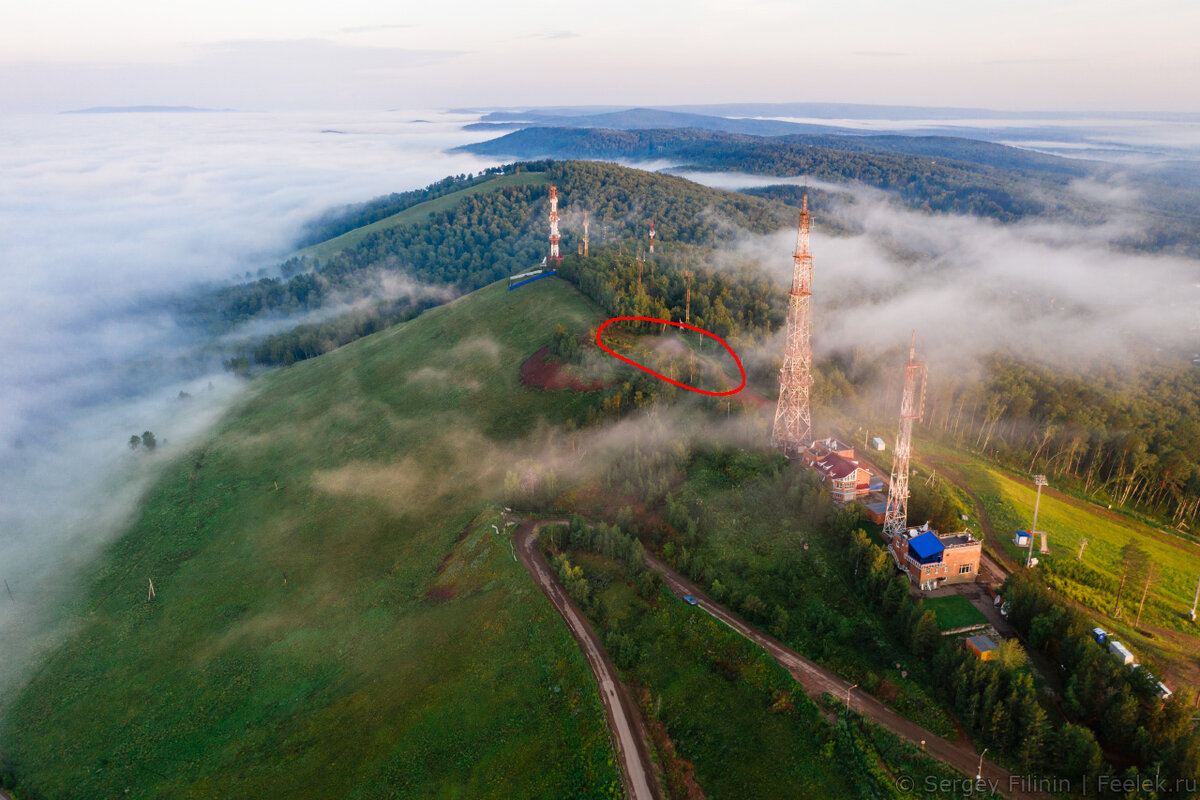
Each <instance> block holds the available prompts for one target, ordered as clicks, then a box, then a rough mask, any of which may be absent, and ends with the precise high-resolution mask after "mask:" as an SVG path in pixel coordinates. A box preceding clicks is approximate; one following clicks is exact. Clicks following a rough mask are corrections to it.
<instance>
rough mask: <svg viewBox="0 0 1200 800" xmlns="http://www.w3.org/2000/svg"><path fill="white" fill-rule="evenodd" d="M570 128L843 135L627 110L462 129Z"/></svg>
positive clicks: (487, 121)
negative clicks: (675, 129) (691, 129)
mask: <svg viewBox="0 0 1200 800" xmlns="http://www.w3.org/2000/svg"><path fill="white" fill-rule="evenodd" d="M517 126H519V127H551V128H553V127H570V128H610V129H613V130H642V129H647V128H695V129H697V130H709V131H721V132H724V133H745V134H750V135H753V136H783V135H786V134H797V133H834V132H839V131H841V132H844V131H845V129H844V128H838V127H836V126H832V125H805V124H801V123H796V122H782V121H779V120H771V119H729V118H726V117H722V116H713V115H708V114H692V113H687V112H682V111H666V110H663V109H657V108H629V109H624V110H621V111H608V112H603V113H597V114H551V113H544V112H520V111H495V112H491V113H489V114H485V115H484V116H483V118H482V120H481V121H480V122H477V123H472V124H470V125H467V126H465V127H466V128H467V129H468V130H488V129H490V128H511V127H517Z"/></svg>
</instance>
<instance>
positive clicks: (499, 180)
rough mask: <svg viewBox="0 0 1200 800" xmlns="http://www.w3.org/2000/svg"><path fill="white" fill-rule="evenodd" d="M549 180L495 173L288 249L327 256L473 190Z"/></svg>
mask: <svg viewBox="0 0 1200 800" xmlns="http://www.w3.org/2000/svg"><path fill="white" fill-rule="evenodd" d="M548 180H549V177H548V176H547V175H546V173H545V172H518V173H515V174H511V175H498V176H496V177H495V178H492V179H491V180H488V181H484V182H483V183H478V184H475V185H474V186H468V187H467V188H465V189H459V190H458V191H457V192H451V193H450V194H446V195H442V196H441V197H435V198H434V199H432V200H426V201H425V202H424V203H417V204H416V205H415V206H412V207H411V208H406V209H404V210H403V211H400V212H398V213H396V214H392V215H391V216H390V217H384V218H383V219H380V220H376V221H375V222H372V223H371V224H370V225H363V226H362V227H361V228H355V229H354V230H352V231H346V232H345V233H343V234H342V235H341V236H335V237H334V238H332V239H328V240H326V241H324V242H320V243H318V244H314V245H310V246H309V247H305V248H304V249H302V250H297V251H296V252H295V253H292V256H293V257H307V258H318V259H323V258H329V257H330V256H331V255H333V254H334V253H337V252H339V251H341V250H347V249H349V248H351V247H354V246H355V245H356V244H358V243H359V242H361V241H362V240H363V239H365V238H366V237H367V236H369V235H370V234H372V233H374V232H375V231H381V230H384V229H386V228H394V227H395V226H397V225H411V224H413V223H415V222H423V221H424V220H426V219H428V218H429V217H432V216H433V215H434V214H437V213H438V212H440V211H448V210H449V209H451V208H453V207H454V206H456V205H458V203H459V201H461V200H462V199H463V198H466V197H470V196H471V195H473V194H479V193H480V192H492V191H495V190H497V189H503V188H505V187H508V186H530V185H535V184H543V183H546V182H547V181H548Z"/></svg>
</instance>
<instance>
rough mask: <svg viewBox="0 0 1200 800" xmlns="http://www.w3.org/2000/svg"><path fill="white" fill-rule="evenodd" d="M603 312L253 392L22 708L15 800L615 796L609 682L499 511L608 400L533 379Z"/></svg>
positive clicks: (432, 335) (272, 383)
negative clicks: (498, 526)
mask: <svg viewBox="0 0 1200 800" xmlns="http://www.w3.org/2000/svg"><path fill="white" fill-rule="evenodd" d="M594 317H595V311H594V309H593V307H592V306H591V305H590V304H589V303H588V302H587V301H586V300H584V299H583V298H581V297H580V296H579V295H578V294H576V293H575V292H574V290H572V289H571V288H569V287H568V285H567V284H566V283H564V282H562V281H560V280H557V279H550V280H544V281H539V282H538V283H537V284H535V285H533V286H530V287H527V288H526V289H523V290H521V291H519V292H513V293H509V292H508V291H506V289H505V287H504V286H503V285H492V286H489V287H487V288H484V289H482V290H480V291H479V292H476V293H474V294H472V295H469V296H466V297H464V298H461V299H459V300H457V301H455V302H453V303H451V304H449V305H446V306H443V307H440V308H437V309H434V310H432V311H429V312H427V313H426V314H424V315H423V316H421V317H420V318H418V319H416V320H414V321H412V322H409V323H406V324H404V325H400V326H397V327H394V328H392V329H389V330H387V331H384V332H382V333H379V334H377V335H374V336H371V337H368V338H366V339H362V340H360V341H358V342H355V343H354V344H352V345H349V346H347V347H344V348H342V349H340V350H337V351H335V352H333V353H330V354H328V355H326V356H324V357H322V358H319V359H314V360H312V361H307V362H305V363H303V364H298V365H296V366H294V367H292V368H289V369H285V370H279V371H276V372H273V373H271V374H269V375H267V376H266V377H264V378H263V379H261V380H260V381H258V382H257V383H256V384H255V385H254V387H253V388H252V390H251V396H250V397H249V399H247V400H246V401H245V402H244V403H243V405H242V406H241V407H240V408H239V409H237V410H236V411H235V412H233V413H232V414H231V415H230V416H229V417H228V419H227V420H226V421H225V422H224V423H223V424H222V425H220V426H219V428H218V429H217V430H216V431H215V432H214V433H213V434H212V435H211V437H210V438H209V439H208V441H207V442H206V443H205V444H203V445H202V446H200V447H198V448H196V449H195V450H194V451H193V452H190V453H187V454H183V455H180V456H179V457H177V458H175V459H174V460H173V461H172V462H171V463H169V464H164V467H163V469H164V474H163V477H162V479H161V481H160V482H159V483H158V485H157V486H156V488H154V489H153V491H152V492H151V493H150V494H149V496H148V497H147V498H146V500H145V502H144V505H143V508H142V509H141V513H140V515H139V517H138V519H137V521H136V522H135V523H134V524H133V526H132V528H131V529H130V530H129V531H128V533H127V534H126V535H125V536H124V537H123V538H121V539H120V540H119V541H118V542H117V543H116V544H115V545H113V546H112V547H111V548H110V550H109V551H108V552H107V553H106V554H105V556H104V557H103V561H102V563H101V564H100V566H99V569H98V570H97V571H96V574H95V578H94V581H93V582H92V585H91V586H90V588H89V589H88V590H87V591H86V595H85V597H84V598H83V599H81V601H80V602H79V603H78V606H77V607H76V608H74V609H72V611H73V612H74V613H75V614H76V615H77V616H78V619H79V623H78V624H79V627H78V631H77V633H76V635H75V636H74V637H73V638H71V639H70V640H69V641H68V642H67V643H66V644H65V645H64V646H63V647H62V648H61V649H60V650H59V652H57V653H56V654H54V655H53V656H52V657H51V658H49V659H48V660H47V661H46V662H45V663H44V665H43V666H42V668H41V669H40V671H39V672H38V673H37V674H36V676H34V678H33V679H32V681H31V683H30V684H29V686H28V687H27V689H26V691H25V692H24V694H23V696H22V697H21V698H20V699H19V701H18V702H16V704H15V706H14V707H13V708H12V709H11V710H10V712H9V713H8V714H7V716H6V719H7V727H6V729H5V730H4V731H3V737H2V739H0V742H2V747H3V757H2V759H0V760H2V761H3V762H4V766H5V767H6V769H7V770H9V771H11V772H15V774H16V775H17V777H18V783H17V796H18V797H21V798H22V800H25V798H30V797H52V798H58V799H65V798H97V797H116V796H126V797H164V798H165V797H171V798H185V797H214V796H219V797H229V798H237V797H245V798H261V797H289V798H306V797H311V798H329V797H339V798H368V797H389V798H392V797H432V796H438V797H471V798H480V797H496V798H511V797H547V798H549V797H568V796H570V797H589V796H596V797H599V796H604V797H608V796H610V795H609V792H610V790H612V789H613V787H618V788H617V789H616V790H617V791H619V777H618V774H617V770H616V768H615V766H614V763H613V761H612V755H611V752H610V749H609V744H608V740H607V736H606V733H605V728H604V720H603V716H602V711H601V708H600V704H599V700H598V698H597V696H596V689H595V683H594V681H593V679H592V678H591V675H590V674H589V672H588V669H587V666H586V663H585V661H584V660H583V657H582V656H581V654H580V653H579V651H578V648H577V646H576V645H575V643H574V642H573V641H572V640H571V638H570V636H569V634H568V633H567V630H566V628H565V627H564V626H563V625H561V623H560V621H559V620H558V618H557V616H556V614H555V612H554V610H553V609H552V608H551V606H550V605H549V603H548V602H546V600H545V599H544V597H543V596H542V594H541V593H540V592H539V591H538V590H537V589H536V587H535V586H534V584H533V583H532V582H531V581H529V579H528V576H527V575H526V574H525V572H524V570H522V569H521V567H520V566H519V565H518V564H517V563H516V562H515V561H514V560H513V559H512V557H511V556H510V552H509V545H508V543H507V541H505V538H506V537H499V536H497V534H495V533H494V532H493V531H492V528H491V524H492V523H493V522H498V521H499V517H498V516H497V515H496V514H495V512H496V511H497V510H498V507H497V506H496V505H495V503H491V502H489V500H488V498H495V497H497V496H498V495H499V492H500V487H501V486H502V485H503V480H504V475H505V466H506V463H507V461H508V459H509V458H510V456H509V453H510V450H509V448H510V447H515V446H516V443H517V440H518V439H519V437H521V436H523V435H524V433H525V432H526V431H528V430H530V429H533V428H536V427H537V426H539V425H541V424H543V423H544V422H545V421H550V422H560V421H562V420H563V419H564V418H566V417H569V416H570V415H572V414H577V413H579V412H578V408H577V406H582V405H586V404H587V403H589V402H591V400H590V396H589V395H587V394H571V395H569V396H568V397H563V396H559V395H556V394H554V393H543V392H538V391H534V390H529V389H525V388H523V387H521V386H520V385H519V383H518V378H517V374H518V369H517V368H518V365H519V364H520V363H521V361H522V360H523V359H524V358H526V357H527V356H528V355H529V354H530V353H532V352H534V351H536V350H537V349H538V348H540V347H542V346H543V345H545V344H546V343H547V342H548V341H549V340H550V339H551V336H552V334H553V331H554V329H555V327H556V326H557V325H559V324H562V325H564V326H567V327H568V328H570V329H582V328H583V327H584V326H585V325H587V324H594ZM276 483H277V484H278V487H279V488H278V489H276V488H275V486H276ZM151 578H152V579H153V581H154V586H155V588H156V589H157V596H156V598H155V599H154V600H152V601H148V600H147V596H146V595H147V580H148V579H151Z"/></svg>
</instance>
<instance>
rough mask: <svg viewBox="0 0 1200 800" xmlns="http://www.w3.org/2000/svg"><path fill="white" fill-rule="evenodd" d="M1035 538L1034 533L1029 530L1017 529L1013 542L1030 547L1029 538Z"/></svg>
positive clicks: (1019, 545)
mask: <svg viewBox="0 0 1200 800" xmlns="http://www.w3.org/2000/svg"><path fill="white" fill-rule="evenodd" d="M1032 538H1033V534H1031V533H1030V532H1029V531H1017V533H1016V535H1015V536H1013V544H1015V545H1016V546H1017V547H1029V540H1030V539H1032Z"/></svg>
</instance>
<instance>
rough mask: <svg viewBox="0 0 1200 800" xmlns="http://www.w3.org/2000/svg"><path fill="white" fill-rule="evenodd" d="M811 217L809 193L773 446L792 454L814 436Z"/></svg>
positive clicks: (803, 211)
mask: <svg viewBox="0 0 1200 800" xmlns="http://www.w3.org/2000/svg"><path fill="white" fill-rule="evenodd" d="M809 223H810V218H809V215H808V195H807V194H805V195H804V208H803V209H801V211H800V230H799V232H798V233H797V234H796V252H795V254H794V255H793V256H792V265H793V266H792V288H791V291H789V292H788V316H787V343H786V344H785V345H784V348H783V369H781V370H779V405H778V406H776V408H775V427H774V428H773V429H772V430H771V446H772V447H774V448H776V449H778V450H780V451H781V452H782V453H783V454H784V455H786V456H787V457H788V458H795V457H796V456H798V455H800V452H801V450H803V449H804V447H805V446H806V445H807V444H808V443H809V439H810V438H811V436H812V413H811V411H810V410H809V404H808V390H809V388H810V387H811V386H812V279H813V259H812V253H810V252H809V250H808V235H809Z"/></svg>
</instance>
